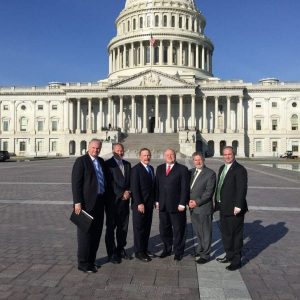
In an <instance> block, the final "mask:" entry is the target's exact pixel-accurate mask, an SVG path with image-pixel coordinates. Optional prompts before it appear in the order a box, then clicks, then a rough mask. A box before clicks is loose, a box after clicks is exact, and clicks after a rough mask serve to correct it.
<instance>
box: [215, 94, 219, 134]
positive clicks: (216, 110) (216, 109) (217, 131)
mask: <svg viewBox="0 0 300 300" xmlns="http://www.w3.org/2000/svg"><path fill="white" fill-rule="evenodd" d="M218 103H219V102H218V97H216V96H215V117H214V121H215V122H214V133H219V132H220V130H219V127H218V109H219V107H218V106H219V105H218Z"/></svg>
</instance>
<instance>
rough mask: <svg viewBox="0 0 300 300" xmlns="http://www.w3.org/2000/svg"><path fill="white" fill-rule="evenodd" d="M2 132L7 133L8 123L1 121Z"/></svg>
mask: <svg viewBox="0 0 300 300" xmlns="http://www.w3.org/2000/svg"><path fill="white" fill-rule="evenodd" d="M3 131H8V121H3Z"/></svg>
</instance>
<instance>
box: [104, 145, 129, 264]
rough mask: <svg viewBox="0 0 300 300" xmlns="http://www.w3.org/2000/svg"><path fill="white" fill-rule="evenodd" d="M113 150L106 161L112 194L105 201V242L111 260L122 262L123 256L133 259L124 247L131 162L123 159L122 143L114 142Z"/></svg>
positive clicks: (126, 230) (127, 219) (127, 218)
mask: <svg viewBox="0 0 300 300" xmlns="http://www.w3.org/2000/svg"><path fill="white" fill-rule="evenodd" d="M112 150H113V156H112V157H111V158H110V159H109V160H107V161H106V162H105V166H106V167H107V168H108V170H109V175H110V178H109V184H110V188H109V191H110V194H109V197H108V199H107V201H106V203H105V213H106V234H105V244H106V250H107V255H108V259H109V261H111V262H112V263H120V262H121V261H122V258H123V259H131V257H130V256H129V255H127V253H126V251H125V249H124V247H125V246H126V243H127V241H126V239H127V232H128V222H129V201H130V197H131V194H130V171H131V164H130V163H129V162H128V161H126V160H124V159H123V157H124V147H123V145H122V144H120V143H117V144H114V145H113V149H112ZM115 233H116V234H115ZM115 239H116V241H115Z"/></svg>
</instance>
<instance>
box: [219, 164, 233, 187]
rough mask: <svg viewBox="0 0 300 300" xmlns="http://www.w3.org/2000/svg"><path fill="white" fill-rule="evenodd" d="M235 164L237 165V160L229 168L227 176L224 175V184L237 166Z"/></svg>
mask: <svg viewBox="0 0 300 300" xmlns="http://www.w3.org/2000/svg"><path fill="white" fill-rule="evenodd" d="M235 165H236V161H233V163H232V164H231V166H230V168H229V169H228V170H227V173H226V175H225V177H224V180H223V185H224V183H225V182H226V181H227V180H228V178H229V177H230V175H231V173H232V170H233V169H234V168H235ZM224 167H225V165H224ZM224 167H223V168H222V171H223V169H224ZM221 173H222V172H221ZM221 173H220V174H221Z"/></svg>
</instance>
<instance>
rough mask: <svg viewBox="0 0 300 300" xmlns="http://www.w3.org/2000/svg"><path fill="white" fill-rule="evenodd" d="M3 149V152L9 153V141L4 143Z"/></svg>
mask: <svg viewBox="0 0 300 300" xmlns="http://www.w3.org/2000/svg"><path fill="white" fill-rule="evenodd" d="M2 149H3V151H8V142H7V141H5V142H3V144H2Z"/></svg>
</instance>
